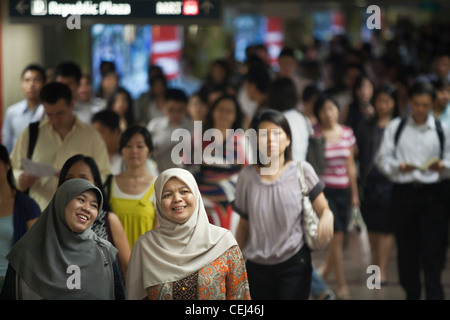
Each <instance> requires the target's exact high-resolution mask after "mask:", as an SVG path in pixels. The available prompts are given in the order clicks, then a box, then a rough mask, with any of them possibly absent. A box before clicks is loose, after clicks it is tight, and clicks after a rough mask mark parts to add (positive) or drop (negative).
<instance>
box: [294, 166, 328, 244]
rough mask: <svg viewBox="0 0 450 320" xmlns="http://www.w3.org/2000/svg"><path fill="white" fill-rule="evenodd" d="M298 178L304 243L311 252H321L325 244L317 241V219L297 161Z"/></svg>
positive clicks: (301, 169) (301, 168)
mask: <svg viewBox="0 0 450 320" xmlns="http://www.w3.org/2000/svg"><path fill="white" fill-rule="evenodd" d="M297 166H298V176H299V180H300V186H301V188H302V194H303V197H302V206H303V211H302V212H303V217H302V228H303V235H304V237H305V242H306V244H307V245H308V247H309V248H310V249H311V250H322V249H325V248H326V247H327V246H328V243H326V242H320V241H319V235H318V229H319V217H318V216H317V213H316V212H315V211H314V208H313V206H312V203H311V199H310V198H309V192H308V187H307V185H306V179H305V175H304V173H303V167H302V162H301V161H299V162H298V164H297Z"/></svg>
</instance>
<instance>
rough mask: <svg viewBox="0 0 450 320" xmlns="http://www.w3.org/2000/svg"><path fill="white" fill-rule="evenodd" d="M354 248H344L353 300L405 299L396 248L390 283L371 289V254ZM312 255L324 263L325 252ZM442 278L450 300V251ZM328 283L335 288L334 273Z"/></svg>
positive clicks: (389, 274)
mask: <svg viewBox="0 0 450 320" xmlns="http://www.w3.org/2000/svg"><path fill="white" fill-rule="evenodd" d="M353 248H355V247H354V246H350V245H348V244H347V246H346V247H345V249H344V270H345V277H346V280H347V284H348V287H349V290H350V295H351V298H352V300H404V299H405V294H404V291H403V289H402V288H401V287H400V285H399V282H398V276H397V263H396V253H395V249H394V252H393V254H392V256H391V259H390V262H389V265H388V283H387V284H386V285H384V286H381V288H380V289H376V288H374V289H369V288H368V286H367V284H366V282H367V279H368V278H369V277H370V276H371V275H372V274H373V272H369V273H367V267H368V266H369V265H370V264H371V263H370V255H369V253H368V252H367V250H366V251H364V250H363V251H362V252H366V255H364V254H363V255H357V254H352V253H353V252H356V250H353ZM312 256H313V263H314V265H315V266H317V267H318V266H320V265H321V264H322V262H323V260H324V256H325V254H324V252H313V254H312ZM364 257H365V258H364ZM442 279H443V285H444V290H445V297H446V300H450V253H449V254H448V255H447V263H446V268H445V270H444V272H443V275H442ZM327 283H328V285H329V286H330V288H331V289H333V290H334V289H335V283H334V279H333V274H330V276H329V278H328V281H327ZM369 283H371V282H369ZM423 291H424V290H423Z"/></svg>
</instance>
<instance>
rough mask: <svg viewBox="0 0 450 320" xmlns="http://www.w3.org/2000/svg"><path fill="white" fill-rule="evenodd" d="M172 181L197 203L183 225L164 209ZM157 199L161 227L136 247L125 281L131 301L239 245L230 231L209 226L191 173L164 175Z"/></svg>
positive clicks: (180, 171)
mask: <svg viewBox="0 0 450 320" xmlns="http://www.w3.org/2000/svg"><path fill="white" fill-rule="evenodd" d="M173 177H176V178H178V179H180V180H181V181H183V182H184V183H186V185H187V186H188V187H189V189H190V190H191V192H192V193H193V195H194V197H195V200H196V208H195V210H194V213H193V214H192V216H191V217H190V218H189V219H188V220H187V221H186V222H185V223H183V224H178V223H176V222H174V221H172V220H170V219H168V218H167V217H166V216H165V215H164V212H163V210H162V208H161V196H162V191H163V187H164V185H165V184H166V182H167V181H168V180H169V179H170V178H173ZM155 195H156V215H157V217H158V221H159V224H160V227H159V228H158V229H154V230H150V231H147V232H146V233H145V234H143V235H142V236H141V237H140V238H139V239H138V240H137V241H136V243H135V245H134V246H133V250H132V252H131V257H130V262H129V265H128V271H127V281H126V284H127V285H126V299H129V300H140V299H143V298H145V297H146V296H147V288H149V287H151V286H154V285H157V284H161V283H166V282H172V281H177V280H181V279H183V278H185V277H187V276H188V275H191V274H193V273H194V272H197V271H199V270H200V269H201V268H203V267H204V266H205V265H207V264H208V263H210V262H212V261H214V260H215V259H216V258H218V257H219V256H220V255H221V254H222V253H224V252H225V251H226V250H228V249H229V248H230V247H232V246H234V245H237V242H236V239H235V238H234V236H233V235H232V233H231V232H230V231H229V230H227V229H224V228H221V227H218V226H215V225H212V224H210V223H209V221H208V216H207V214H206V211H205V207H204V205H203V200H202V197H201V194H200V191H199V189H198V186H197V183H196V181H195V178H194V177H193V176H192V174H191V173H190V172H189V171H187V170H184V169H180V168H172V169H167V170H165V171H164V172H162V173H161V174H160V175H159V176H158V178H157V179H156V182H155Z"/></svg>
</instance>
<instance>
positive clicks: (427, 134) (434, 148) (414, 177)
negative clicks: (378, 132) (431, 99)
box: [375, 115, 450, 183]
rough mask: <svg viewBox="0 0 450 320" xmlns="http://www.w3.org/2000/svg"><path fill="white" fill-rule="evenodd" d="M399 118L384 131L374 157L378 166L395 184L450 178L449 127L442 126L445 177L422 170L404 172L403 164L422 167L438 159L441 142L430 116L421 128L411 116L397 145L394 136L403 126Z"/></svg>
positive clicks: (437, 180) (432, 181) (432, 118)
mask: <svg viewBox="0 0 450 320" xmlns="http://www.w3.org/2000/svg"><path fill="white" fill-rule="evenodd" d="M400 120H401V118H400V117H397V118H395V119H393V120H391V122H390V123H389V124H388V126H387V127H386V129H385V131H384V136H383V140H382V142H381V145H380V148H379V150H378V152H377V155H376V157H375V164H376V165H377V167H378V169H379V170H380V171H381V172H382V173H384V174H385V175H386V176H387V177H388V178H389V179H390V180H391V181H393V182H394V183H412V182H419V183H436V182H439V181H440V180H441V179H442V178H444V177H449V176H450V135H449V128H448V127H447V126H446V125H445V124H443V123H442V128H443V131H444V152H443V159H442V160H443V163H444V167H445V170H444V172H443V173H442V174H440V173H438V172H436V171H432V170H419V169H415V170H413V171H410V172H407V173H402V172H400V170H399V166H400V164H401V163H402V162H406V163H408V164H412V165H415V166H418V167H421V166H423V165H424V164H425V163H426V162H427V161H428V160H429V159H431V158H433V157H439V154H440V148H441V147H440V142H439V137H438V134H437V130H436V125H435V122H434V117H433V116H431V115H429V116H428V118H427V121H426V122H425V124H423V125H418V124H416V122H415V121H414V119H413V118H412V116H411V115H409V116H408V118H407V121H406V124H405V126H404V128H403V130H402V132H401V134H400V137H399V139H398V142H397V146H395V145H394V136H395V133H396V131H397V128H398V126H399V124H400Z"/></svg>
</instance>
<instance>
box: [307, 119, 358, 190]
mask: <svg viewBox="0 0 450 320" xmlns="http://www.w3.org/2000/svg"><path fill="white" fill-rule="evenodd" d="M315 135H320V126H317V127H316V132H315ZM355 143H356V139H355V136H354V134H353V130H352V129H351V128H350V127H347V126H343V125H342V136H341V139H340V140H339V141H338V142H333V143H330V142H328V141H327V142H326V143H325V170H324V173H323V174H322V176H321V177H320V179H321V181H322V182H323V183H325V187H326V188H336V189H345V188H348V187H349V186H350V178H349V176H348V171H347V163H348V157H349V156H350V154H351V151H350V150H351V148H352V147H353V146H354V145H355Z"/></svg>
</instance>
